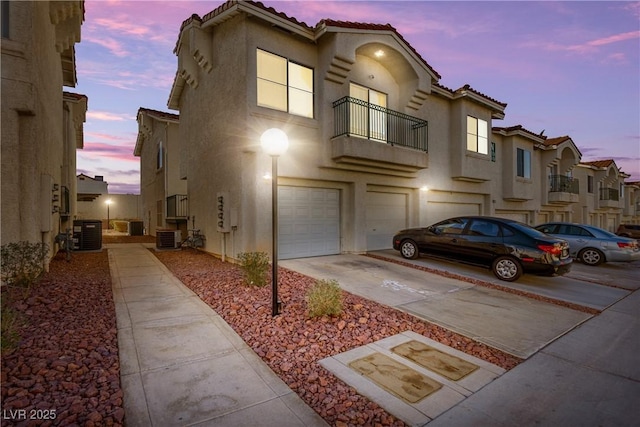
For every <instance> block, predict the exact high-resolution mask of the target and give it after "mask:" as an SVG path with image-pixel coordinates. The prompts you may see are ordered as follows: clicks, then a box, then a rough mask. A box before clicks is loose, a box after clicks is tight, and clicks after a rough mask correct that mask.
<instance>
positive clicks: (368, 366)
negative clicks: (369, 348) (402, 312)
mask: <svg viewBox="0 0 640 427" xmlns="http://www.w3.org/2000/svg"><path fill="white" fill-rule="evenodd" d="M349 367H351V368H352V369H354V370H356V371H358V372H360V373H361V374H362V375H364V376H366V377H367V378H369V379H370V380H371V381H373V382H375V383H376V384H378V385H379V386H380V387H382V388H384V389H385V390H387V391H389V392H390V393H393V394H395V395H396V396H398V397H399V398H401V399H403V400H405V401H407V402H409V403H416V402H418V401H420V400H422V399H424V398H425V397H427V396H428V395H430V394H431V393H433V392H434V391H437V390H439V389H440V388H441V387H442V384H440V383H439V382H437V381H435V380H432V379H431V378H429V377H426V376H424V375H422V374H421V373H419V372H417V371H414V370H413V369H411V368H409V367H408V366H406V365H404V364H402V363H400V362H396V361H395V360H393V359H392V358H390V357H389V356H385V355H384V354H382V353H373V354H370V355H369V356H366V357H363V358H360V359H356V360H354V361H353V362H351V363H349Z"/></svg>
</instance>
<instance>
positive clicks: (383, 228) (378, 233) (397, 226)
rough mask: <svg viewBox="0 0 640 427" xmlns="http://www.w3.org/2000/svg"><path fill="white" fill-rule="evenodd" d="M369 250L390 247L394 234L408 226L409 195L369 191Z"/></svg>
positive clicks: (367, 209) (367, 207)
mask: <svg viewBox="0 0 640 427" xmlns="http://www.w3.org/2000/svg"><path fill="white" fill-rule="evenodd" d="M366 226H367V250H370V251H371V250H379V249H389V248H391V246H392V242H391V240H392V238H393V235H394V234H395V233H396V232H397V231H398V230H401V229H403V228H406V226H407V195H406V194H404V193H381V192H373V191H369V192H367V202H366Z"/></svg>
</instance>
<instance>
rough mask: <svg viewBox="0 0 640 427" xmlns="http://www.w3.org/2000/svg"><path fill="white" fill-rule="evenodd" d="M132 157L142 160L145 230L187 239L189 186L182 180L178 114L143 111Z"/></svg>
mask: <svg viewBox="0 0 640 427" xmlns="http://www.w3.org/2000/svg"><path fill="white" fill-rule="evenodd" d="M137 120H138V138H137V140H136V146H135V148H134V152H133V154H134V155H135V156H138V157H140V195H141V199H142V200H141V201H142V209H141V211H142V215H143V218H144V222H145V226H146V229H147V230H149V231H150V234H152V235H155V231H156V230H157V229H164V228H170V229H177V230H181V231H182V232H183V234H184V235H185V237H186V233H187V219H188V215H189V212H188V203H187V182H186V180H184V179H180V149H179V148H180V147H179V135H178V120H179V116H178V115H176V114H171V113H166V112H161V111H156V110H152V109H148V108H140V109H139V110H138V115H137Z"/></svg>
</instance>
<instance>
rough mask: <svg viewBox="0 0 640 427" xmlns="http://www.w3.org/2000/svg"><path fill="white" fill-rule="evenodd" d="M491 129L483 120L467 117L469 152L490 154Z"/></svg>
mask: <svg viewBox="0 0 640 427" xmlns="http://www.w3.org/2000/svg"><path fill="white" fill-rule="evenodd" d="M488 132H489V127H488V126H487V122H486V121H485V120H482V119H478V118H475V117H471V116H467V150H468V151H473V152H476V153H480V154H488V153H489V140H488Z"/></svg>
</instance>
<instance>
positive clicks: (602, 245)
mask: <svg viewBox="0 0 640 427" xmlns="http://www.w3.org/2000/svg"><path fill="white" fill-rule="evenodd" d="M535 228H536V229H537V230H539V231H542V232H543V233H546V234H550V235H552V236H557V237H561V238H562V239H564V240H566V241H567V242H569V250H570V252H571V256H572V257H574V258H577V259H579V260H580V261H581V262H582V263H584V264H587V265H599V264H602V263H603V262H631V261H637V260H640V247H639V246H638V241H637V240H634V239H629V238H626V237H620V236H616V235H615V234H613V233H610V232H608V231H607V230H603V229H602V228H598V227H594V226H593V225H587V224H573V223H570V222H548V223H545V224H540V225H538V226H536V227H535Z"/></svg>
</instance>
